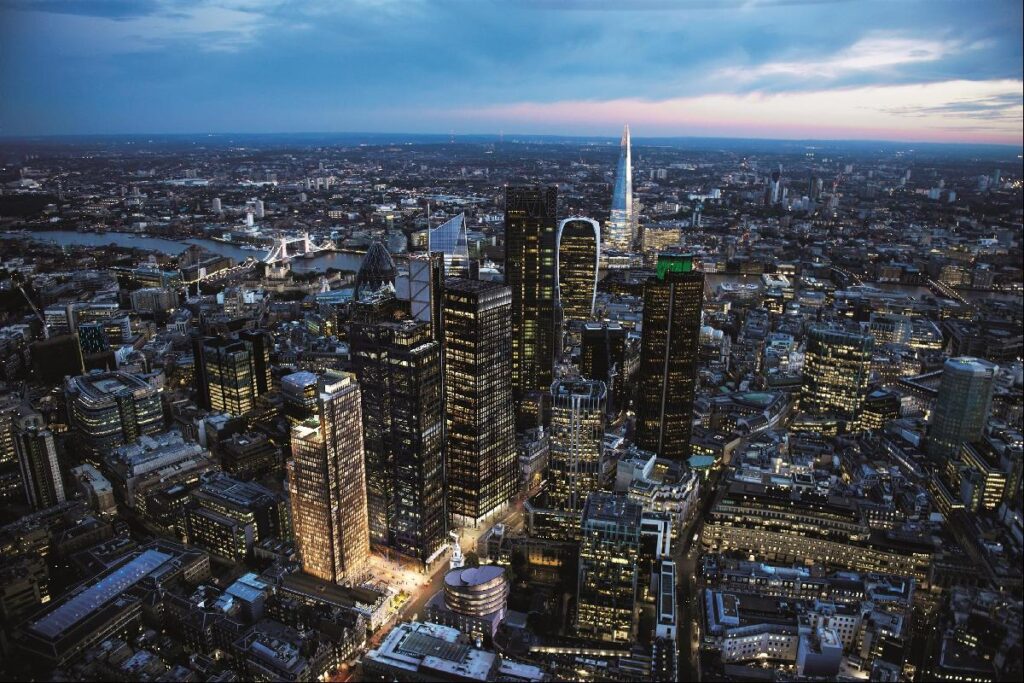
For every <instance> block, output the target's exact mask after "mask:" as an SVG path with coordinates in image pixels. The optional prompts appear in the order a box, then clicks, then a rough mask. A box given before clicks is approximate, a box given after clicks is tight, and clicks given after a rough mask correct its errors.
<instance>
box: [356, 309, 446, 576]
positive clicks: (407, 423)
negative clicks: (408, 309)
mask: <svg viewBox="0 0 1024 683" xmlns="http://www.w3.org/2000/svg"><path fill="white" fill-rule="evenodd" d="M349 340H350V343H351V347H352V364H353V368H354V370H355V372H356V375H357V376H358V377H359V386H360V388H361V393H362V408H363V439H364V442H365V452H366V493H367V504H368V507H369V519H370V540H371V542H373V543H377V544H381V545H387V546H390V547H392V548H395V549H396V550H398V552H400V553H403V554H405V555H408V556H411V557H416V558H418V559H419V560H420V561H421V562H426V561H427V560H428V559H429V558H430V557H431V556H432V555H433V554H434V553H435V552H436V551H437V550H439V549H440V548H441V547H442V546H443V545H444V543H445V533H446V524H445V507H444V505H445V500H444V462H443V459H442V436H443V434H442V427H443V424H442V420H443V413H442V400H443V397H442V394H441V345H440V344H439V343H438V342H436V341H434V339H433V337H432V336H431V333H430V324H429V323H422V322H414V321H411V320H407V321H403V322H376V323H374V322H366V323H364V322H355V323H353V324H352V326H351V329H350V331H349Z"/></svg>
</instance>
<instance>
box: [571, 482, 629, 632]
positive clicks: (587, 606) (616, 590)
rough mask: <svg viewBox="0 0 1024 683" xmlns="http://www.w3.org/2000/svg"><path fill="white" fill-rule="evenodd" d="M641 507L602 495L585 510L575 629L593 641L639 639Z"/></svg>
mask: <svg viewBox="0 0 1024 683" xmlns="http://www.w3.org/2000/svg"><path fill="white" fill-rule="evenodd" d="M642 511H643V508H642V507H641V505H640V503H637V502H634V501H631V500H629V499H628V498H626V497H625V496H616V495H614V494H611V493H604V492H598V493H594V494H592V495H591V496H590V497H589V498H588V499H587V503H586V505H585V506H584V509H583V524H582V534H581V540H580V557H579V584H578V587H577V595H576V631H577V632H578V633H579V634H580V635H581V636H583V637H586V638H593V639H594V640H606V641H612V642H621V643H631V642H633V640H634V638H635V636H636V626H637V619H636V616H637V613H636V589H637V581H638V573H639V572H638V571H637V557H638V554H639V551H640V521H641V514H642Z"/></svg>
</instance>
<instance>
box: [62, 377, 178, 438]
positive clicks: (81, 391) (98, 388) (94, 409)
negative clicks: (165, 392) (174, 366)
mask: <svg viewBox="0 0 1024 683" xmlns="http://www.w3.org/2000/svg"><path fill="white" fill-rule="evenodd" d="M64 394H65V399H66V401H67V405H68V415H69V418H70V423H71V428H72V429H73V430H75V431H76V432H77V434H78V436H79V441H80V443H81V445H82V446H83V447H85V448H86V449H89V450H92V451H95V452H106V451H109V450H110V449H112V448H116V447H118V446H123V445H125V444H129V443H132V442H133V441H135V440H136V439H138V438H139V437H140V436H143V435H147V434H156V433H157V432H159V431H161V430H162V429H163V422H164V413H163V407H162V406H161V404H160V394H159V393H158V392H157V390H156V389H155V388H153V387H152V386H151V385H150V384H149V383H148V382H146V381H145V380H144V379H142V378H140V377H136V376H135V375H132V374H129V373H126V372H93V373H90V374H88V375H82V376H80V377H72V378H70V379H69V380H68V381H67V384H66V385H65V387H64Z"/></svg>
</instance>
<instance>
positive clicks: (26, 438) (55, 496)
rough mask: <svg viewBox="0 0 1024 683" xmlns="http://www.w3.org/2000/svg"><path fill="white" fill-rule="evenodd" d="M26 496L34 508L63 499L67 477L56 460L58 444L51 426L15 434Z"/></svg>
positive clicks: (38, 508) (15, 443)
mask: <svg viewBox="0 0 1024 683" xmlns="http://www.w3.org/2000/svg"><path fill="white" fill-rule="evenodd" d="M14 446H15V450H16V451H17V453H18V466H19V468H20V469H21V483H22V485H23V486H24V487H25V499H26V500H28V502H29V505H31V506H32V509H34V510H42V509H43V508H48V507H53V506H54V505H57V504H58V503H63V502H64V501H65V500H66V498H65V495H64V480H63V478H62V477H61V473H60V463H59V462H58V461H57V447H56V446H55V445H54V443H53V433H52V432H50V430H48V429H36V428H28V429H22V430H19V431H18V432H17V433H16V434H15V435H14Z"/></svg>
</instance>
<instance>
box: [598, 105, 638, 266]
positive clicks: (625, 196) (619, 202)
mask: <svg viewBox="0 0 1024 683" xmlns="http://www.w3.org/2000/svg"><path fill="white" fill-rule="evenodd" d="M619 146H620V148H619V164H618V166H617V167H616V169H615V189H614V190H613V192H612V211H611V216H610V217H609V218H608V223H607V224H606V227H607V231H606V238H605V244H607V245H608V248H609V249H618V250H620V251H628V250H629V247H630V245H631V244H632V243H633V237H634V235H633V233H634V226H635V223H636V219H635V216H634V215H633V160H632V156H631V150H630V144H629V126H628V125H627V126H626V127H625V128H624V129H623V131H622V140H621V142H620V143H619Z"/></svg>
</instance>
